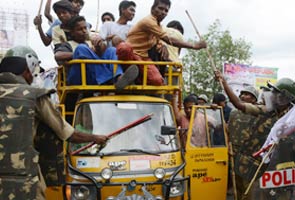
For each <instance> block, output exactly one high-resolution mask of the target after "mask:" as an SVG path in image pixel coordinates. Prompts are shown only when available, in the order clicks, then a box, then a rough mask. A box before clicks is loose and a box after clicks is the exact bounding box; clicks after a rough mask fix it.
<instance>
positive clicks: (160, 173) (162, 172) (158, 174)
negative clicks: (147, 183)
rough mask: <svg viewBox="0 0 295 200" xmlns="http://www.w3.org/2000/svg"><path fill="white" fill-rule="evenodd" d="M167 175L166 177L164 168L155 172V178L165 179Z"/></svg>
mask: <svg viewBox="0 0 295 200" xmlns="http://www.w3.org/2000/svg"><path fill="white" fill-rule="evenodd" d="M165 175H166V172H165V170H164V169H163V168H157V169H155V170H154V176H155V177H156V178H157V179H163V178H164V176H165Z"/></svg>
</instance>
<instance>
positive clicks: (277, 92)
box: [215, 71, 295, 199]
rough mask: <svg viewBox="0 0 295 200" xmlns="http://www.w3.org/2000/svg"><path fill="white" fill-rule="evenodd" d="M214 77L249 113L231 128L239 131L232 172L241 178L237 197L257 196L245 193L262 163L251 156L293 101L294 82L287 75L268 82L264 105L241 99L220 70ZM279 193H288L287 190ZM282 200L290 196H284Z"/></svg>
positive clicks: (249, 197)
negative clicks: (244, 119)
mask: <svg viewBox="0 0 295 200" xmlns="http://www.w3.org/2000/svg"><path fill="white" fill-rule="evenodd" d="M215 77H216V79H218V80H221V83H222V85H223V87H224V90H225V92H226V94H227V95H228V97H229V99H230V101H231V102H232V104H233V105H234V106H235V107H236V108H237V109H239V110H240V111H242V112H243V113H246V114H248V115H249V118H247V116H246V120H248V121H247V122H242V125H241V126H239V123H236V124H237V125H238V126H236V128H235V129H233V130H232V131H236V132H237V133H241V135H240V141H239V144H238V145H240V147H239V148H238V150H237V152H238V153H237V154H236V155H235V172H236V174H237V175H238V176H240V177H241V179H242V180H241V183H242V186H241V189H240V190H238V193H239V194H238V199H257V197H255V196H256V195H252V194H251V192H249V193H248V194H247V195H245V194H244V192H245V190H246V189H247V187H248V186H249V183H250V181H251V179H252V178H253V176H254V174H255V172H256V170H257V168H258V166H259V164H260V162H261V158H254V157H253V156H252V154H253V153H255V152H257V151H258V150H260V149H261V147H262V145H263V144H264V142H265V140H266V137H267V136H268V133H269V132H270V130H271V128H272V126H273V124H274V123H275V122H276V121H277V120H278V119H279V118H280V117H282V116H283V115H284V114H286V113H287V112H288V111H289V109H290V108H291V107H292V101H294V100H295V82H294V81H293V80H291V79H289V78H282V79H280V80H278V82H277V83H276V84H275V85H272V84H270V83H268V87H269V88H270V91H266V92H265V93H264V99H265V105H264V104H253V103H247V102H244V101H241V100H240V99H239V98H238V97H237V96H236V95H235V94H234V92H233V91H232V90H231V88H230V87H229V85H228V84H227V82H226V80H225V79H224V78H223V76H222V75H221V73H220V72H219V71H216V72H215ZM256 100H257V97H256ZM240 124H241V123H240ZM230 131H231V130H230ZM288 140H290V139H288V138H286V140H282V141H281V142H280V143H279V145H278V148H280V147H281V146H284V145H286V144H287V143H290V142H288ZM266 168H267V165H264V166H262V169H261V170H260V171H259V174H258V176H257V178H259V177H260V176H261V175H262V174H263V172H264V171H265V170H266ZM253 189H254V188H253ZM256 189H258V186H257V187H255V190H256ZM282 194H283V195H288V194H287V193H286V192H285V193H282ZM282 199H289V198H287V197H286V196H284V197H282Z"/></svg>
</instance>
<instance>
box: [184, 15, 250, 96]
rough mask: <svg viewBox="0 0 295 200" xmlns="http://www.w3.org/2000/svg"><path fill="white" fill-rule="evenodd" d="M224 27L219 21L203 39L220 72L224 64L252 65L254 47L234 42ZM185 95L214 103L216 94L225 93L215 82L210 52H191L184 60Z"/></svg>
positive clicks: (241, 42)
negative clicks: (209, 56) (191, 94)
mask: <svg viewBox="0 0 295 200" xmlns="http://www.w3.org/2000/svg"><path fill="white" fill-rule="evenodd" d="M220 29H221V24H220V21H219V20H216V21H215V22H214V23H213V25H211V26H210V27H209V29H208V30H209V31H208V33H207V34H206V35H204V36H202V37H203V39H204V40H205V41H206V42H207V48H208V50H209V52H210V53H211V55H212V59H213V61H214V63H215V65H216V68H217V69H218V70H221V71H222V66H223V64H224V63H236V64H238V63H243V64H250V63H251V62H250V58H251V55H252V53H251V52H250V48H251V44H250V43H247V42H246V41H245V40H244V39H242V38H239V39H236V40H234V39H233V38H232V36H231V35H230V32H229V31H228V30H225V31H221V30H220ZM183 63H184V69H183V74H184V77H183V78H184V84H185V85H184V91H185V93H194V94H197V95H200V94H206V95H207V96H208V97H209V99H212V97H213V94H214V93H216V92H219V91H221V87H220V85H219V83H218V82H216V81H215V80H214V72H213V69H212V67H211V62H210V60H209V58H208V54H207V52H206V50H200V51H195V50H191V49H189V50H187V53H186V54H185V56H184V57H183Z"/></svg>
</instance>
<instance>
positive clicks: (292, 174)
mask: <svg viewBox="0 0 295 200" xmlns="http://www.w3.org/2000/svg"><path fill="white" fill-rule="evenodd" d="M259 184H260V188H278V187H285V186H289V185H295V169H294V168H292V169H284V170H277V171H266V172H264V174H263V175H262V177H261V178H260V179H259Z"/></svg>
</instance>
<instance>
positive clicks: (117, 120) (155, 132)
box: [71, 102, 179, 154]
mask: <svg viewBox="0 0 295 200" xmlns="http://www.w3.org/2000/svg"><path fill="white" fill-rule="evenodd" d="M151 113H152V114H153V115H152V117H151V119H150V120H148V121H145V122H143V123H141V124H138V125H136V126H134V127H132V128H130V129H128V130H126V131H124V132H122V133H121V134H119V135H117V136H114V137H112V138H111V139H110V140H109V141H108V143H107V145H106V146H105V147H104V148H103V149H102V150H101V151H100V153H103V154H108V153H112V152H122V150H124V151H126V150H127V151H128V150H134V149H139V150H143V151H147V152H153V153H161V152H169V151H175V150H177V149H178V148H179V139H178V138H177V136H176V135H161V126H172V127H176V125H175V123H174V120H173V118H172V112H171V108H170V107H169V106H168V105H166V104H161V103H146V102H144V103H141V102H136V103H129V102H128V103H127V102H126V103H118V102H116V103H113V102H111V103H110V102H107V103H84V104H81V105H80V106H79V108H78V109H77V112H76V117H75V123H74V127H75V128H76V129H78V130H80V131H83V132H87V133H89V134H100V135H108V134H110V133H113V132H114V131H117V130H118V129H121V128H122V127H124V126H126V125H127V124H130V123H132V122H134V121H136V120H138V119H140V118H142V117H144V116H145V115H148V114H151ZM82 146H83V145H82ZM71 147H72V150H75V149H77V148H80V147H81V144H80V145H71ZM81 153H84V154H85V153H87V151H86V150H85V151H83V152H81ZM88 153H89V150H88Z"/></svg>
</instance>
